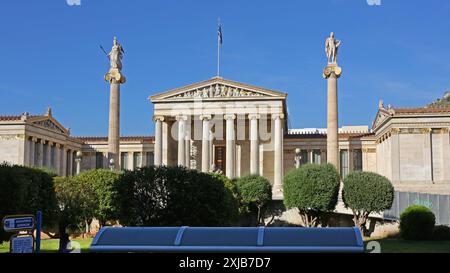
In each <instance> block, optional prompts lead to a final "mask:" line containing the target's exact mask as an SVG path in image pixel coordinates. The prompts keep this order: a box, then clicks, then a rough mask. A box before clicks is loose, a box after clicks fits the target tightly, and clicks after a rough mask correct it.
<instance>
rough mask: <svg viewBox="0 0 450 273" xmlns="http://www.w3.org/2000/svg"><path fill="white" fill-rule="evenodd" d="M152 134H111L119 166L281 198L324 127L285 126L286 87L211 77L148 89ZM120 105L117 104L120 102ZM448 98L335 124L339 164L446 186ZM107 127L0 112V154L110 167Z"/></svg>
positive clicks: (418, 187) (401, 185)
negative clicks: (248, 181)
mask: <svg viewBox="0 0 450 273" xmlns="http://www.w3.org/2000/svg"><path fill="white" fill-rule="evenodd" d="M149 101H150V102H149V103H153V105H154V113H153V121H154V125H155V136H126V137H120V145H119V150H120V160H119V161H120V162H119V165H120V168H121V169H133V168H137V167H143V166H147V165H182V166H185V167H187V168H191V169H196V170H198V171H204V172H206V171H219V170H220V171H222V172H223V173H224V174H225V175H227V176H228V177H231V178H236V177H240V176H243V175H246V174H251V173H255V174H260V175H263V176H265V177H267V178H268V179H269V180H270V181H271V182H272V184H273V190H274V198H275V199H280V198H282V192H281V189H282V181H283V175H284V174H285V173H286V172H287V171H289V170H290V169H292V168H294V167H295V162H296V159H297V160H299V161H300V163H301V164H306V163H313V164H324V163H326V162H327V160H326V158H327V130H326V129H321V128H303V129H295V128H288V124H289V123H288V120H289V116H288V114H287V109H286V104H287V94H286V93H284V92H280V91H275V90H269V89H266V88H261V87H256V86H253V85H249V84H244V83H240V82H235V81H230V80H226V79H223V78H220V77H214V78H211V79H208V80H206V81H202V82H198V83H194V84H190V85H186V86H183V87H180V88H176V89H173V90H169V91H167V92H162V93H159V94H155V95H151V96H150V97H149ZM125 111H126V109H125ZM449 128H450V108H447V107H445V108H434V107H423V108H394V107H390V106H389V107H385V106H384V105H383V103H382V102H380V103H379V106H378V112H377V114H376V116H375V118H374V122H373V124H372V127H371V128H370V129H369V127H368V126H342V127H340V128H339V133H338V147H339V166H338V169H339V172H340V173H341V175H342V176H346V175H347V174H348V173H349V172H351V171H356V170H365V171H373V172H377V173H379V174H382V175H384V176H386V177H388V178H389V179H390V180H391V181H392V182H393V184H394V186H395V188H396V190H400V191H414V192H429V193H440V194H450V134H449ZM107 157H108V138H107V137H99V136H95V137H88V136H86V137H74V136H72V135H71V134H70V131H69V130H68V129H67V128H66V127H64V126H63V125H61V124H60V123H59V122H58V121H57V120H56V119H55V117H54V116H53V115H52V112H51V110H50V109H49V110H48V111H47V112H46V113H44V114H42V115H30V114H28V113H23V114H19V115H10V116H0V162H3V161H5V162H9V163H12V164H21V165H26V166H35V167H47V168H51V169H54V170H55V171H56V172H57V173H58V174H59V175H74V174H76V172H77V168H76V166H77V164H79V166H80V170H81V171H83V170H88V169H93V168H110V167H111V166H110V163H109V161H108V159H107Z"/></svg>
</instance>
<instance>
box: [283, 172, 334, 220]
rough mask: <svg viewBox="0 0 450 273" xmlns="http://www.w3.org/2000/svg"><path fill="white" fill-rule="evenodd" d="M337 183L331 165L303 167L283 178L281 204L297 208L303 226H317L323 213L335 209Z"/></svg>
mask: <svg viewBox="0 0 450 273" xmlns="http://www.w3.org/2000/svg"><path fill="white" fill-rule="evenodd" d="M339 184H340V177H339V173H338V172H337V171H336V169H335V168H334V166H333V165H331V164H324V165H317V164H306V165H303V166H302V167H300V168H299V169H292V170H291V171H289V172H288V173H287V174H286V175H285V176H284V185H283V191H284V204H285V205H286V207H287V208H298V210H299V213H300V216H301V218H302V220H303V223H304V225H305V226H308V227H314V226H317V225H318V224H320V223H321V221H322V218H323V217H324V216H325V213H326V212H328V211H332V210H334V208H335V206H336V204H337V201H338V195H339Z"/></svg>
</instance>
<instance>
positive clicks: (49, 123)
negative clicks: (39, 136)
mask: <svg viewBox="0 0 450 273" xmlns="http://www.w3.org/2000/svg"><path fill="white" fill-rule="evenodd" d="M28 122H30V123H31V124H33V125H36V126H39V127H44V128H46V129H49V130H52V131H55V132H58V133H61V134H65V135H68V134H69V131H68V130H67V129H66V128H64V126H62V125H61V124H60V123H59V122H58V121H57V120H56V119H55V118H53V117H52V116H40V117H33V118H30V119H29V120H28Z"/></svg>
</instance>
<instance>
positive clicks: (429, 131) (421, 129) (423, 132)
mask: <svg viewBox="0 0 450 273" xmlns="http://www.w3.org/2000/svg"><path fill="white" fill-rule="evenodd" d="M420 132H421V133H422V134H429V133H431V128H420Z"/></svg>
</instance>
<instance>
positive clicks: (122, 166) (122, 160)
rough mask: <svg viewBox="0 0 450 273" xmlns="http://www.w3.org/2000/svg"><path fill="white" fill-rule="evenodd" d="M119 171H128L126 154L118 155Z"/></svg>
mask: <svg viewBox="0 0 450 273" xmlns="http://www.w3.org/2000/svg"><path fill="white" fill-rule="evenodd" d="M120 169H121V170H126V169H128V153H127V152H124V153H120Z"/></svg>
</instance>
